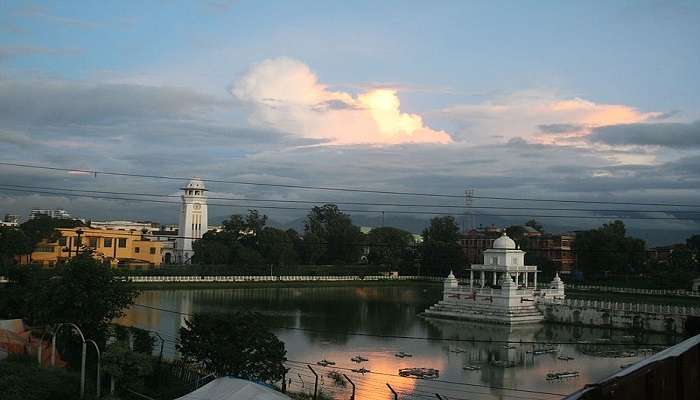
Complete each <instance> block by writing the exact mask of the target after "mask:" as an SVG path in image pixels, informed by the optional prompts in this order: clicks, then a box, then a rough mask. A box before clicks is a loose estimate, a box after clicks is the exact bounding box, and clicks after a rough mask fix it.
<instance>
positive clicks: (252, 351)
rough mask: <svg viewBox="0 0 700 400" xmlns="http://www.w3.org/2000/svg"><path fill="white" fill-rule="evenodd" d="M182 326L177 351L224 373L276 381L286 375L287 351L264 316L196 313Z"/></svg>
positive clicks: (237, 313)
mask: <svg viewBox="0 0 700 400" xmlns="http://www.w3.org/2000/svg"><path fill="white" fill-rule="evenodd" d="M185 324H186V326H185V327H183V328H180V343H179V344H178V345H177V349H178V351H180V353H181V354H182V356H183V358H184V359H185V360H187V361H188V362H197V363H200V364H201V365H203V366H204V367H205V368H207V369H209V370H211V371H215V372H217V373H218V374H222V375H232V376H237V377H241V378H244V379H249V380H254V381H267V382H275V381H279V380H280V379H282V378H283V377H284V373H285V368H284V365H283V362H284V361H285V360H286V357H285V356H286V354H287V351H286V350H285V348H284V343H283V342H281V341H280V340H279V339H278V338H277V337H276V336H275V335H274V334H273V333H272V332H270V331H269V328H268V326H267V324H266V323H265V321H264V319H263V318H262V316H261V315H259V314H255V313H249V312H235V313H232V314H195V315H194V316H193V317H192V318H191V319H189V320H187V321H185Z"/></svg>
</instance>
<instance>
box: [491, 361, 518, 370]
mask: <svg viewBox="0 0 700 400" xmlns="http://www.w3.org/2000/svg"><path fill="white" fill-rule="evenodd" d="M491 365H493V366H494V367H499V368H513V367H515V362H514V361H504V360H494V361H491Z"/></svg>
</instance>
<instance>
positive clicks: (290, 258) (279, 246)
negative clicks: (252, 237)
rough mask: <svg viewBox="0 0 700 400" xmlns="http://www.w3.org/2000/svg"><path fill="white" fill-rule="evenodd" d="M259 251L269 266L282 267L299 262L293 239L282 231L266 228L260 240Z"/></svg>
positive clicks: (261, 233)
mask: <svg viewBox="0 0 700 400" xmlns="http://www.w3.org/2000/svg"><path fill="white" fill-rule="evenodd" d="M295 233H296V232H295ZM258 250H259V252H260V254H261V255H262V257H263V258H264V259H265V262H266V263H268V264H273V265H276V266H280V265H288V264H293V263H295V262H296V261H297V254H296V251H295V249H294V241H293V238H292V237H290V236H289V234H288V233H287V232H285V231H283V230H281V229H275V228H270V227H266V228H264V229H263V230H262V231H261V232H260V235H259V238H258Z"/></svg>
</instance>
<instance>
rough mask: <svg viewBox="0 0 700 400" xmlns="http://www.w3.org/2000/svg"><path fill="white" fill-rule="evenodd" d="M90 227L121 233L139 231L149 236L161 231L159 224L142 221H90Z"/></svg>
mask: <svg viewBox="0 0 700 400" xmlns="http://www.w3.org/2000/svg"><path fill="white" fill-rule="evenodd" d="M90 227H91V228H97V229H113V230H120V231H139V232H146V233H149V234H150V233H153V232H154V231H158V230H160V225H159V224H157V223H154V222H141V221H90Z"/></svg>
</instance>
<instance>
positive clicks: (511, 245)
mask: <svg viewBox="0 0 700 400" xmlns="http://www.w3.org/2000/svg"><path fill="white" fill-rule="evenodd" d="M493 248H494V249H509V250H515V248H516V247H515V241H513V239H511V238H509V237H508V235H506V233H505V232H503V235H501V237H499V238H498V239H496V240H494V241H493Z"/></svg>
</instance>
